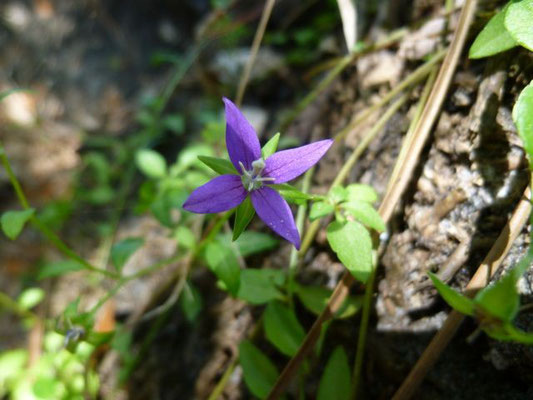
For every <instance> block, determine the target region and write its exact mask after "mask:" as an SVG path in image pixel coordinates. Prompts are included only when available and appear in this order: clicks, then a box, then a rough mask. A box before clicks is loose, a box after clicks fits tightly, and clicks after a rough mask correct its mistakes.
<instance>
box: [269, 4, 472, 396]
mask: <svg viewBox="0 0 533 400" xmlns="http://www.w3.org/2000/svg"><path fill="white" fill-rule="evenodd" d="M476 4H477V0H467V1H466V4H465V6H464V7H463V9H462V11H461V15H460V18H459V25H458V27H457V30H456V32H455V34H454V37H453V39H452V42H451V44H450V48H449V50H448V52H447V54H446V56H445V58H444V61H443V63H442V66H441V68H440V70H439V74H438V75H437V79H436V82H435V85H434V86H433V89H432V90H431V93H430V95H429V99H428V103H427V104H426V106H425V107H424V111H423V112H422V116H421V118H420V121H419V123H418V125H417V127H416V128H415V132H414V134H413V140H412V141H410V142H409V143H408V145H409V147H410V148H409V151H408V152H407V154H408V155H409V156H408V157H406V158H405V159H404V161H403V162H402V164H403V165H402V168H401V171H402V174H400V176H399V177H398V179H397V180H396V181H395V182H393V183H392V185H391V186H390V190H389V191H388V192H387V193H386V194H385V197H384V199H383V202H382V204H381V207H380V209H379V213H380V215H381V217H382V218H383V220H384V221H385V222H387V221H388V220H389V219H390V217H391V215H392V212H393V210H394V208H395V207H396V205H397V204H398V201H399V199H400V196H401V194H402V193H403V192H404V190H405V188H406V187H407V185H408V183H409V180H410V179H411V175H412V172H413V170H414V169H415V167H416V163H417V162H418V158H419V156H420V153H421V151H422V148H423V145H424V143H425V142H426V139H427V137H428V136H429V132H430V129H431V127H432V126H433V124H434V123H435V120H436V119H437V115H438V112H439V110H440V107H441V106H442V103H443V101H444V96H445V95H446V92H447V90H448V87H449V85H450V81H451V78H452V75H453V73H454V71H455V68H456V66H457V63H458V61H459V56H460V54H461V51H462V49H463V46H464V43H465V40H466V35H467V33H468V29H469V27H470V23H471V21H472V19H473V16H474V11H475V8H476ZM353 282H354V278H353V276H352V275H351V274H350V273H349V272H345V273H344V275H343V277H342V279H341V281H340V282H339V283H338V284H337V286H336V288H335V290H334V291H333V294H332V295H331V297H330V299H329V301H328V304H327V306H326V308H325V310H324V311H323V312H322V314H321V315H320V316H319V317H318V318H317V319H316V321H315V323H314V324H313V326H312V327H311V330H310V331H309V332H308V333H307V336H306V338H305V339H304V342H303V343H302V345H301V347H300V349H299V350H298V352H297V353H296V355H295V356H294V357H293V358H292V359H291V360H290V361H289V363H288V364H287V366H286V367H285V369H284V370H283V372H282V373H281V375H280V376H279V378H278V380H277V381H276V383H275V385H274V387H273V388H272V390H271V392H270V394H269V395H268V397H267V399H268V400H274V399H278V398H279V397H280V396H281V394H282V393H283V392H284V391H285V388H286V386H287V385H288V383H289V382H290V380H291V379H292V377H293V375H294V373H295V372H296V371H297V370H298V368H299V366H300V364H301V363H302V361H303V360H304V359H305V357H306V356H307V354H308V353H309V352H310V351H311V350H312V349H313V347H314V344H315V342H316V340H317V339H318V337H319V335H320V331H321V328H322V324H323V323H324V322H325V321H327V320H328V319H330V318H331V317H332V316H333V315H334V313H335V312H336V311H337V309H338V308H339V307H340V306H341V305H342V304H343V302H344V300H345V298H346V296H347V295H348V293H349V289H350V286H351V285H352V284H353Z"/></svg>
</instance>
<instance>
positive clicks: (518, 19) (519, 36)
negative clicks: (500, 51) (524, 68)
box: [505, 0, 533, 51]
mask: <svg viewBox="0 0 533 400" xmlns="http://www.w3.org/2000/svg"><path fill="white" fill-rule="evenodd" d="M532 21H533V0H520V1H511V2H510V3H509V5H508V6H507V11H506V12H505V27H506V28H507V30H508V31H509V33H510V34H511V36H512V37H513V39H514V40H516V41H517V42H518V43H519V44H520V45H522V46H524V47H525V48H526V49H528V50H529V51H533V29H531V23H532Z"/></svg>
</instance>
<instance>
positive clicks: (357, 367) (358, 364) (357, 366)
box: [352, 252, 377, 399]
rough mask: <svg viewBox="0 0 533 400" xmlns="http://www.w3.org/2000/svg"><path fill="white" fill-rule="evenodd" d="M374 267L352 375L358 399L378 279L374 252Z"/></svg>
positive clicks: (368, 284)
mask: <svg viewBox="0 0 533 400" xmlns="http://www.w3.org/2000/svg"><path fill="white" fill-rule="evenodd" d="M373 258H374V260H373V264H374V265H373V268H372V272H371V273H370V277H369V278H368V282H367V283H366V288H365V297H364V299H363V312H362V315H361V325H360V326H359V337H358V339H357V353H356V354H355V362H354V367H353V375H352V398H353V399H357V395H358V393H359V389H360V388H359V380H360V379H361V371H362V369H363V360H364V357H365V347H366V335H367V333H368V321H369V320H370V310H371V306H372V296H373V294H374V281H375V279H376V270H377V254H376V252H374V254H373Z"/></svg>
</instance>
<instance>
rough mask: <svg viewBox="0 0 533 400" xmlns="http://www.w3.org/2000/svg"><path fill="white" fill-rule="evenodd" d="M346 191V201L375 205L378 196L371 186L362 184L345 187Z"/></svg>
mask: <svg viewBox="0 0 533 400" xmlns="http://www.w3.org/2000/svg"><path fill="white" fill-rule="evenodd" d="M346 190H347V191H348V199H347V200H348V201H365V202H367V203H375V202H376V201H377V200H378V194H377V192H376V191H375V190H374V188H373V187H372V186H368V185H363V184H362V183H352V184H351V185H348V186H346Z"/></svg>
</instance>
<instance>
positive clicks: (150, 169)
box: [135, 149, 167, 178]
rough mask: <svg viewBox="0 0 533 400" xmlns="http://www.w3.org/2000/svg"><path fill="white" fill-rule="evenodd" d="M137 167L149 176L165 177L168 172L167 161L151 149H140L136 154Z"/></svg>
mask: <svg viewBox="0 0 533 400" xmlns="http://www.w3.org/2000/svg"><path fill="white" fill-rule="evenodd" d="M135 163H136V164H137V167H138V168H139V169H140V170H141V172H142V173H143V174H145V175H146V176H147V177H149V178H163V177H164V176H165V175H166V173H167V162H166V161H165V159H164V158H163V156H162V155H161V154H159V153H158V152H157V151H154V150H150V149H142V150H138V151H137V153H136V154H135Z"/></svg>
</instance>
